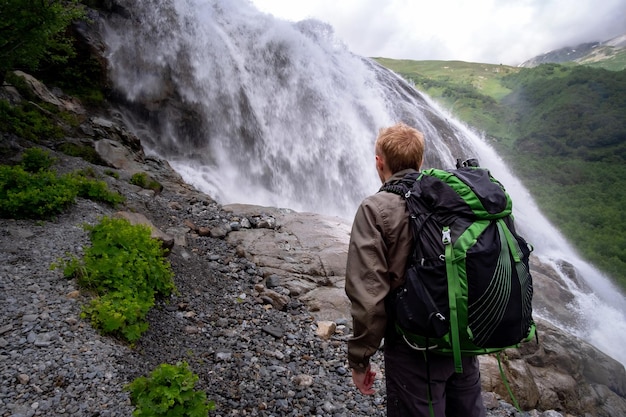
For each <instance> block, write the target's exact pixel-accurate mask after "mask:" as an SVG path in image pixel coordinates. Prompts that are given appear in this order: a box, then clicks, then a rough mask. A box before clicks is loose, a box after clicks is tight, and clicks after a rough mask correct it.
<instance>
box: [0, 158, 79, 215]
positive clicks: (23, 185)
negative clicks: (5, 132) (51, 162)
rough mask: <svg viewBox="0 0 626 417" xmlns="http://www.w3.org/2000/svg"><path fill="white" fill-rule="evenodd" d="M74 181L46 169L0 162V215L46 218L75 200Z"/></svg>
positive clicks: (58, 212)
mask: <svg viewBox="0 0 626 417" xmlns="http://www.w3.org/2000/svg"><path fill="white" fill-rule="evenodd" d="M76 195H77V190H76V184H75V183H74V181H71V180H69V179H68V178H67V177H63V178H58V177H57V176H56V174H55V173H53V172H50V171H39V172H36V173H30V172H27V171H25V170H24V168H22V167H21V166H15V167H9V166H6V165H3V166H0V217H2V218H11V219H49V218H51V217H54V216H56V215H58V214H61V213H62V212H63V211H65V209H67V208H68V207H69V206H70V205H72V204H73V203H74V202H75V201H76Z"/></svg>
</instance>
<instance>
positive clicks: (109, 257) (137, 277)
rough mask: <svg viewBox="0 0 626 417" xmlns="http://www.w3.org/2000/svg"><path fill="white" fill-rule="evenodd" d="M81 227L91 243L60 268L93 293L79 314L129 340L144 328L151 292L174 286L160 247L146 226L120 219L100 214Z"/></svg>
mask: <svg viewBox="0 0 626 417" xmlns="http://www.w3.org/2000/svg"><path fill="white" fill-rule="evenodd" d="M85 229H86V230H87V231H89V236H90V239H91V246H90V247H89V248H88V249H86V250H85V254H84V256H83V259H82V260H77V259H76V258H71V259H69V260H68V261H65V262H64V271H63V272H64V274H65V276H66V277H75V278H76V279H77V282H78V284H79V286H80V287H81V288H85V289H88V290H90V291H93V292H94V293H95V294H96V298H94V299H93V300H92V301H91V303H90V304H89V305H88V306H86V307H85V308H84V309H83V317H85V318H89V319H90V320H91V323H92V325H93V326H94V327H95V328H97V329H99V330H101V331H102V333H104V334H111V335H114V336H119V337H121V338H123V339H125V340H127V341H129V342H134V341H136V340H138V339H139V337H140V336H141V334H142V333H143V332H145V330H146V329H147V328H148V325H147V323H146V322H145V317H146V315H147V313H148V311H149V309H150V308H151V307H152V306H153V305H154V300H155V296H156V295H161V296H167V295H169V294H171V293H172V292H173V291H174V290H175V286H174V281H173V273H172V270H171V266H170V264H169V262H168V261H167V259H166V258H165V256H164V255H165V250H164V249H163V247H162V245H161V243H160V242H159V241H158V240H156V239H153V238H152V237H151V232H150V228H149V227H147V226H145V225H131V224H130V223H129V222H128V221H127V220H125V219H117V218H108V217H104V218H102V219H101V221H100V223H98V224H97V225H95V226H90V225H85Z"/></svg>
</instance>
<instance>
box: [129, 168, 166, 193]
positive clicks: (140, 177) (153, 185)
mask: <svg viewBox="0 0 626 417" xmlns="http://www.w3.org/2000/svg"><path fill="white" fill-rule="evenodd" d="M130 183H131V184H133V185H136V186H138V187H141V188H146V189H148V190H153V191H155V192H157V193H158V192H160V191H161V190H163V186H162V185H161V184H160V183H159V182H158V181H155V180H153V179H152V178H150V177H149V176H148V174H146V173H145V172H136V173H134V174H133V176H132V177H130Z"/></svg>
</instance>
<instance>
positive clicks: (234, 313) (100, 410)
mask: <svg viewBox="0 0 626 417" xmlns="http://www.w3.org/2000/svg"><path fill="white" fill-rule="evenodd" d="M111 181H114V180H111ZM121 183H122V181H119V184H117V186H118V187H119V188H120V190H121V191H123V192H124V193H125V194H126V195H127V198H128V204H129V206H130V207H131V208H133V209H134V210H137V211H142V212H144V213H146V215H147V217H148V218H150V219H151V220H152V221H153V223H154V224H155V225H156V226H157V227H159V228H160V229H161V230H163V231H166V232H168V233H169V232H172V233H176V232H177V231H178V232H180V234H181V236H182V235H183V231H185V230H188V228H186V226H185V221H187V222H189V221H191V222H194V224H196V225H198V226H207V227H210V226H212V225H213V226H214V225H217V224H222V225H223V224H227V223H228V222H230V219H228V218H227V217H226V216H225V214H224V213H223V212H221V210H220V208H219V206H217V205H216V204H215V203H212V202H211V200H210V199H209V198H208V197H206V196H205V197H202V196H198V195H195V196H190V195H181V194H179V193H168V192H167V190H166V191H164V193H163V194H161V195H158V196H156V197H153V196H149V195H147V194H145V193H142V192H137V191H138V190H137V189H133V188H128V186H127V185H124V186H121V185H120V184H121ZM174 202H175V203H174ZM110 214H112V211H111V209H109V208H107V207H105V206H101V205H98V204H96V203H93V202H91V201H87V200H79V201H78V202H77V204H76V206H74V207H72V208H71V209H70V210H69V211H68V212H67V213H65V214H63V215H61V216H59V217H58V218H57V219H55V220H53V221H48V222H37V221H16V220H6V219H0V380H1V381H2V385H1V387H0V417H8V416H11V417H21V416H90V417H94V416H130V415H131V414H132V411H133V407H132V406H131V404H130V400H129V397H128V393H127V392H126V391H124V389H123V387H124V385H125V384H127V383H129V382H130V381H132V380H133V379H134V378H136V377H138V376H144V375H147V374H148V373H150V372H151V371H152V370H153V369H154V368H155V367H156V366H157V365H159V364H161V363H176V362H178V361H186V362H187V363H189V365H190V368H191V370H192V371H193V372H194V373H196V374H198V375H199V377H200V380H199V382H198V385H197V388H198V389H202V390H204V391H205V392H206V393H207V397H208V398H209V399H211V400H213V401H215V402H216V404H217V408H216V410H214V411H212V412H211V414H210V415H211V416H216V417H217V416H337V417H339V416H384V415H385V412H384V410H385V401H384V393H385V390H384V383H383V380H382V371H380V372H379V379H378V380H377V382H376V385H375V387H376V388H377V389H378V393H377V394H376V395H374V396H367V397H366V396H362V395H360V394H358V392H357V391H356V389H355V388H354V386H353V385H352V383H351V378H350V372H349V369H347V363H346V343H345V339H346V338H347V335H345V334H344V335H342V334H341V330H342V329H345V326H344V325H345V323H338V325H339V326H338V329H339V332H338V333H337V334H335V336H333V338H331V339H330V340H322V339H321V338H319V337H318V336H317V335H316V333H315V330H316V326H315V321H314V320H313V317H312V316H311V315H310V314H309V312H308V311H307V310H306V309H305V308H304V307H303V305H302V304H301V303H300V302H299V301H298V300H297V299H293V298H292V299H291V302H290V303H289V304H288V305H287V306H286V308H285V309H283V310H282V311H278V310H276V309H274V308H271V307H270V306H269V303H268V302H267V300H266V299H265V298H263V296H262V295H260V294H259V292H258V290H261V289H262V287H259V285H261V281H262V276H261V275H262V271H260V270H259V269H258V268H257V267H256V266H255V265H254V264H251V263H250V262H248V261H246V260H245V259H242V258H238V257H237V256H236V252H235V250H234V248H231V247H228V246H227V245H226V244H225V242H224V241H223V240H220V239H214V238H210V237H199V236H197V235H193V234H189V233H187V234H185V235H184V236H186V246H180V245H177V246H175V249H174V251H173V252H172V253H171V254H170V256H169V260H170V262H171V264H172V267H173V270H174V272H175V282H176V286H177V288H178V290H179V292H178V294H177V295H174V296H172V297H170V298H169V299H168V300H160V301H159V303H158V305H157V306H156V307H155V308H154V309H153V310H152V311H151V313H150V314H149V322H150V329H149V331H148V332H147V333H146V334H145V335H144V336H143V337H142V339H141V340H140V341H139V342H138V343H137V344H136V346H134V347H129V346H127V345H125V344H123V343H121V342H118V341H116V340H113V339H111V338H109V337H104V336H101V335H99V334H98V333H97V332H96V331H95V330H93V329H92V328H91V326H90V324H89V323H88V322H86V321H85V320H83V319H81V318H80V309H81V305H82V304H83V303H84V302H85V301H86V298H85V297H84V295H83V294H81V293H80V292H79V291H77V288H76V286H75V283H74V282H73V281H72V280H67V279H64V278H63V277H62V274H61V272H60V271H58V270H51V269H50V265H51V264H52V263H54V262H55V261H57V260H58V259H59V258H61V257H63V256H64V255H65V254H67V253H71V254H74V255H78V256H80V254H81V253H82V250H83V248H84V247H85V246H86V245H88V244H89V241H88V239H87V234H86V232H85V231H84V230H83V228H82V227H81V225H82V224H83V223H90V224H95V223H96V222H97V221H98V218H99V217H100V216H102V215H110ZM274 290H275V291H278V292H280V291H281V288H274ZM376 362H378V363H380V362H381V361H380V358H378V360H377V361H376ZM487 395H488V398H487V400H489V401H490V404H491V406H492V409H491V410H490V411H489V414H488V415H489V416H512V415H516V414H515V413H514V411H513V409H512V407H511V406H510V405H508V404H506V403H504V402H501V401H500V402H499V401H497V400H496V399H495V398H494V397H493V395H492V394H487ZM527 415H528V414H527ZM530 415H535V416H538V415H541V414H538V413H536V412H533V413H530ZM550 415H551V416H559V415H560V414H558V413H557V414H550ZM546 416H547V414H546Z"/></svg>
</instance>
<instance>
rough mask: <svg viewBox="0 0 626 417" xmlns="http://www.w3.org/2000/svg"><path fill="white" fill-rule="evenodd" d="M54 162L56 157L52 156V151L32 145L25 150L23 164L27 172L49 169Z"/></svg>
mask: <svg viewBox="0 0 626 417" xmlns="http://www.w3.org/2000/svg"><path fill="white" fill-rule="evenodd" d="M54 162H55V159H54V158H53V157H52V156H50V151H47V150H45V149H41V148H37V147H32V148H28V149H26V150H25V151H24V154H23V155H22V162H21V164H22V166H23V167H24V170H25V171H27V172H39V171H48V170H49V169H50V167H51V166H52V165H53V164H54Z"/></svg>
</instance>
